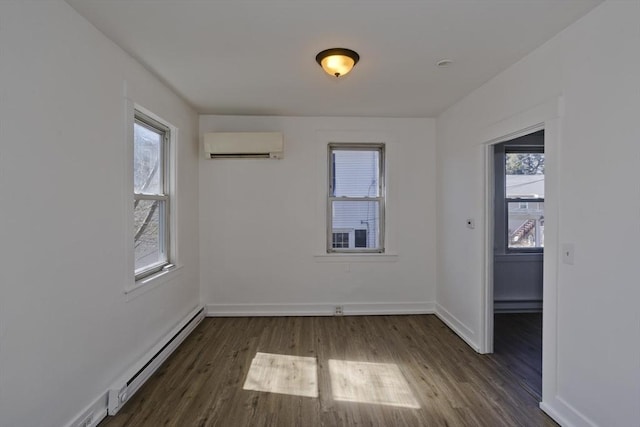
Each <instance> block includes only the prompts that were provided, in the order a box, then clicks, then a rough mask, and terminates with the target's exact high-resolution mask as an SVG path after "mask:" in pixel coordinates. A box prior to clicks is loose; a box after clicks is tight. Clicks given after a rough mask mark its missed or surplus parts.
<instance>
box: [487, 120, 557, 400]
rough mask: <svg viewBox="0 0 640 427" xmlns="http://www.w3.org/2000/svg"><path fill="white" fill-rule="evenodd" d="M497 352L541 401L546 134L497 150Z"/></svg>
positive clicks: (504, 144) (513, 141) (512, 141)
mask: <svg viewBox="0 0 640 427" xmlns="http://www.w3.org/2000/svg"><path fill="white" fill-rule="evenodd" d="M493 168H494V170H493V177H494V183H493V195H494V198H493V203H494V206H493V213H494V218H493V268H492V270H493V350H494V357H496V358H497V359H499V360H501V361H502V362H503V363H504V364H505V365H506V366H509V369H510V371H511V373H512V375H513V376H514V377H515V378H516V379H517V381H518V383H519V384H520V385H521V386H522V387H524V388H525V389H526V390H527V391H528V392H529V393H531V394H532V395H534V396H535V397H536V398H537V399H539V400H541V398H542V306H543V257H544V227H545V205H544V196H545V153H544V130H539V131H536V132H533V133H529V134H527V135H524V136H520V137H517V138H514V139H510V140H508V141H505V142H501V143H499V144H495V145H494V146H493Z"/></svg>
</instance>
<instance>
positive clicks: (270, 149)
mask: <svg viewBox="0 0 640 427" xmlns="http://www.w3.org/2000/svg"><path fill="white" fill-rule="evenodd" d="M204 154H205V156H206V157H207V158H208V159H242V158H263V159H282V158H283V157H284V140H283V137H282V133H281V132H212V133H205V134H204Z"/></svg>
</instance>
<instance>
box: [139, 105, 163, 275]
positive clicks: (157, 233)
mask: <svg viewBox="0 0 640 427" xmlns="http://www.w3.org/2000/svg"><path fill="white" fill-rule="evenodd" d="M169 141H170V130H169V127H168V126H167V125H165V124H163V123H160V122H159V121H157V120H155V119H152V118H151V117H148V116H147V115H145V114H143V113H141V112H139V111H136V112H135V121H134V124H133V197H134V209H133V215H134V257H135V262H134V266H135V267H134V268H135V278H136V280H139V279H142V278H144V277H147V276H149V275H151V274H154V273H157V272H159V271H161V270H162V269H163V268H166V267H168V266H170V254H169V247H170V246H169V242H170V227H169V203H170V200H169V191H168V188H169V170H168V169H169V168H168V165H169V159H168V153H169Z"/></svg>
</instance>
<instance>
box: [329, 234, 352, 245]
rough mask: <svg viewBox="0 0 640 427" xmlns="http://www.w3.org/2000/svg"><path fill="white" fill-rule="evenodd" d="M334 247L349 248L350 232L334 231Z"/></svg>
mask: <svg viewBox="0 0 640 427" xmlns="http://www.w3.org/2000/svg"><path fill="white" fill-rule="evenodd" d="M332 246H333V247H334V248H348V247H349V233H333V245H332Z"/></svg>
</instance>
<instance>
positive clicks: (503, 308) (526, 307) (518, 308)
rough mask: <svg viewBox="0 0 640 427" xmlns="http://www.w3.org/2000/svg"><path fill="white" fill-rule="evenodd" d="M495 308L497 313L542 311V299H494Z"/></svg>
mask: <svg viewBox="0 0 640 427" xmlns="http://www.w3.org/2000/svg"><path fill="white" fill-rule="evenodd" d="M493 309H494V312H495V313H541V312H542V300H517V299H503V300H494V301H493Z"/></svg>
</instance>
